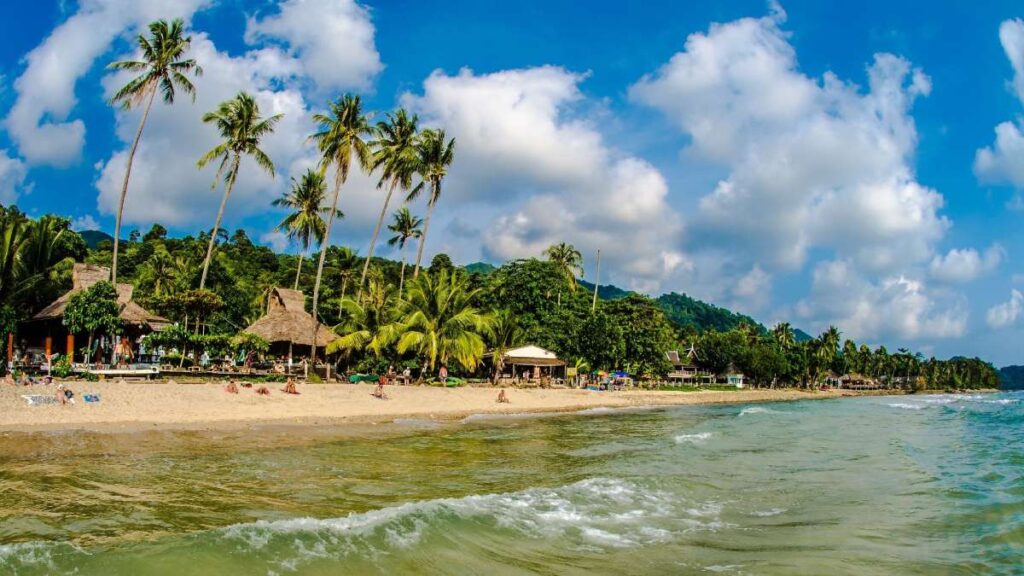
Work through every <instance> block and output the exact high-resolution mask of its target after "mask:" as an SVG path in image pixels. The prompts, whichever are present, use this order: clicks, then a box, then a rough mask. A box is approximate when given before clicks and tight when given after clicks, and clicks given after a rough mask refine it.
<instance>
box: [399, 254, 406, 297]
mask: <svg viewBox="0 0 1024 576" xmlns="http://www.w3.org/2000/svg"><path fill="white" fill-rule="evenodd" d="M403 288H405V242H402V272H401V274H399V275H398V299H399V300H401V299H402V289H403Z"/></svg>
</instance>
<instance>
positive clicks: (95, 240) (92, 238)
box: [78, 230, 114, 250]
mask: <svg viewBox="0 0 1024 576" xmlns="http://www.w3.org/2000/svg"><path fill="white" fill-rule="evenodd" d="M78 235H79V236H81V237H82V240H85V244H86V246H88V247H89V250H95V249H96V247H97V246H99V245H100V242H104V241H106V242H113V241H114V237H113V236H111V235H110V234H107V233H106V232H100V231H99V230H85V231H83V232H79V233H78Z"/></svg>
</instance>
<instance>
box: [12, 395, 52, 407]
mask: <svg viewBox="0 0 1024 576" xmlns="http://www.w3.org/2000/svg"><path fill="white" fill-rule="evenodd" d="M21 397H22V398H24V399H25V402H28V405H29V406H42V405H44V404H56V403H57V398H56V397H55V396H51V395H49V394H23V395H22V396H21Z"/></svg>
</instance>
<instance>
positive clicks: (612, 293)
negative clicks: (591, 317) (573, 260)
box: [576, 280, 632, 300]
mask: <svg viewBox="0 0 1024 576" xmlns="http://www.w3.org/2000/svg"><path fill="white" fill-rule="evenodd" d="M576 283H577V284H579V285H580V287H581V288H583V289H584V290H586V291H587V292H590V293H591V294H593V293H594V285H593V284H591V283H590V282H587V281H586V280H577V281H576ZM630 294H632V292H630V291H629V290H623V289H622V288H619V287H618V286H612V285H610V284H602V285H601V286H599V287H598V288H597V295H598V297H600V298H601V299H602V300H618V299H619V298H625V297H626V296H629V295H630Z"/></svg>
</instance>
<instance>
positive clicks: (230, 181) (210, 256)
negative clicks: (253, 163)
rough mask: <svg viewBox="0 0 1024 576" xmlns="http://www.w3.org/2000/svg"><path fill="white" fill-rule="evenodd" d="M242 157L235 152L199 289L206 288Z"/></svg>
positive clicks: (212, 232) (207, 250) (208, 247)
mask: <svg viewBox="0 0 1024 576" xmlns="http://www.w3.org/2000/svg"><path fill="white" fill-rule="evenodd" d="M240 162H241V158H240V157H239V155H238V154H235V160H234V162H233V163H232V164H233V165H232V166H231V173H230V174H229V175H228V181H227V183H226V184H225V185H224V197H222V198H221V199H220V210H218V211H217V221H216V222H214V223H213V230H211V231H210V243H209V245H207V247H206V260H204V261H203V275H202V276H201V277H200V278H199V289H200V290H203V289H205V288H206V275H207V274H208V273H209V272H210V261H211V260H212V259H213V244H214V242H216V241H217V231H218V230H220V221H221V220H222V219H223V218H224V208H225V207H226V206H227V205H228V196H231V189H232V188H233V187H234V186H235V178H236V177H237V176H238V164H239V163H240Z"/></svg>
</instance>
